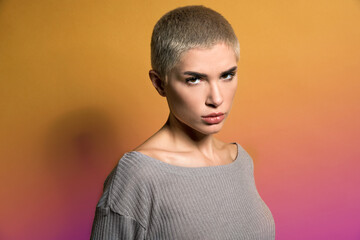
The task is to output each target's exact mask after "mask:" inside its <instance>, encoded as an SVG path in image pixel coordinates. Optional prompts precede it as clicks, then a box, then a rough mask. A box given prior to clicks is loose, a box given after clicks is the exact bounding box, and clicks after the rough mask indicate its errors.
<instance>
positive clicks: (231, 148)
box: [216, 140, 238, 160]
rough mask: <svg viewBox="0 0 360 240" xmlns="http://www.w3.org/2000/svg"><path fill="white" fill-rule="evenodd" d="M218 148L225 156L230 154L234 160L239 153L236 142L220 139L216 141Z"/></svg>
mask: <svg viewBox="0 0 360 240" xmlns="http://www.w3.org/2000/svg"><path fill="white" fill-rule="evenodd" d="M216 144H217V146H218V149H219V150H220V152H222V154H223V155H224V156H229V158H231V159H232V160H235V159H236V157H237V155H238V147H237V144H235V143H225V142H222V141H220V140H217V141H216Z"/></svg>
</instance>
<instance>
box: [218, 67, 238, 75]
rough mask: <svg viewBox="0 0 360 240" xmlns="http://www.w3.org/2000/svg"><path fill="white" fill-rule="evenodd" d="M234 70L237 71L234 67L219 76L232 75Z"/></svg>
mask: <svg viewBox="0 0 360 240" xmlns="http://www.w3.org/2000/svg"><path fill="white" fill-rule="evenodd" d="M236 69H237V66H234V67H232V68H230V69H229V70H226V71H224V72H222V73H221V74H220V76H222V75H226V74H229V73H233V72H235V71H236Z"/></svg>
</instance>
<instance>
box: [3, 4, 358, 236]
mask: <svg viewBox="0 0 360 240" xmlns="http://www.w3.org/2000/svg"><path fill="white" fill-rule="evenodd" d="M188 4H204V5H206V6H208V7H211V8H213V9H215V10H217V11H219V12H220V13H222V14H223V15H224V16H225V17H226V18H227V19H228V20H229V22H230V23H232V25H233V28H234V30H235V32H236V33H237V35H238V38H239V40H240V45H241V57H240V62H239V88H238V92H237V96H236V98H235V103H234V106H233V110H232V114H231V116H230V118H229V119H228V120H227V123H226V125H225V128H224V129H223V131H222V133H220V134H219V137H220V138H221V139H223V140H225V141H229V142H233V141H236V142H239V143H240V144H241V145H243V147H244V148H245V149H247V151H248V152H249V153H250V155H251V156H252V157H253V159H254V163H255V178H256V183H257V187H258V190H259V192H260V195H261V196H262V198H263V199H264V200H265V202H266V203H267V205H268V206H269V208H270V209H271V211H272V213H273V215H274V218H275V222H276V234H277V239H292V240H294V239H359V238H360V224H359V223H360V205H359V202H360V188H359V184H360V174H359V168H360V162H359V160H360V148H359V147H358V144H359V142H360V107H359V103H360V101H359V100H360V66H359V65H360V27H359V23H360V2H359V1H358V0H334V1H324V0H319V1H281V0H273V1H265V0H261V1H234V0H223V1H214V0H212V1H163V0H154V1H132V2H130V1H113V0H109V1H69V0H66V1H40V0H33V1H21V0H17V1H16V0H14V1H9V0H2V1H0V110H1V111H0V160H1V163H0V189H1V190H0V191H1V204H0V213H1V214H0V239H6V240H13V239H89V234H90V230H91V224H92V219H93V216H94V211H95V206H96V202H97V201H98V199H99V197H100V194H101V188H102V184H103V181H104V180H105V177H106V175H107V174H108V173H109V172H110V170H111V169H112V167H113V166H114V165H115V164H116V162H117V161H118V159H119V158H120V157H121V155H122V154H123V153H124V152H125V151H129V150H131V149H133V148H134V147H136V146H137V145H138V144H140V143H141V142H142V141H143V140H145V139H146V138H147V137H149V136H150V135H151V134H152V133H154V132H155V131H156V130H157V129H159V128H160V127H161V126H162V124H163V123H164V122H165V120H166V117H167V114H168V110H167V105H166V102H165V99H163V98H161V97H160V96H158V94H157V93H156V92H155V90H154V89H153V87H152V86H151V83H150V81H149V80H148V76H147V74H148V70H149V69H150V47H149V46H150V35H151V31H152V27H153V26H154V24H155V22H156V21H157V20H158V19H159V18H160V17H161V16H162V15H163V14H164V13H165V12H167V11H169V10H171V9H173V8H175V7H178V6H183V5H188Z"/></svg>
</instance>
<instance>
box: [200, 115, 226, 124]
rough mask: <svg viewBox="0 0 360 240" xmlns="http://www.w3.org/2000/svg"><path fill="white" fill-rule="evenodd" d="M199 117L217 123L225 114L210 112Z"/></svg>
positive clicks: (207, 121) (210, 122)
mask: <svg viewBox="0 0 360 240" xmlns="http://www.w3.org/2000/svg"><path fill="white" fill-rule="evenodd" d="M201 118H202V120H203V121H205V122H206V123H208V124H218V123H221V122H222V121H223V120H224V118H225V114H224V113H211V114H209V115H206V116H202V117H201Z"/></svg>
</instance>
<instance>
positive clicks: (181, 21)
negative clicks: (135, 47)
mask: <svg viewBox="0 0 360 240" xmlns="http://www.w3.org/2000/svg"><path fill="white" fill-rule="evenodd" d="M217 43H225V44H226V45H228V46H229V47H232V48H233V50H234V53H235V55H236V58H237V60H238V59H239V55H240V46H239V41H238V39H237V37H236V35H235V33H234V30H233V29H232V27H231V25H230V23H229V22H228V21H227V20H226V19H225V18H224V17H223V16H222V15H221V14H219V13H218V12H216V11H214V10H212V9H210V8H207V7H204V6H186V7H180V8H176V9H174V10H172V11H170V12H168V13H166V14H165V15H164V16H162V17H161V18H160V20H159V21H158V22H157V23H156V25H155V27H154V30H153V33H152V37H151V66H152V68H153V70H154V71H156V72H157V73H158V74H159V75H160V77H161V79H162V80H164V79H165V76H166V75H167V74H168V73H169V71H170V70H171V69H172V68H173V67H174V66H175V65H176V63H177V62H178V61H179V59H180V57H181V54H182V53H184V52H186V51H188V50H190V49H192V48H198V47H200V48H210V47H212V46H214V45H215V44H217Z"/></svg>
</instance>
